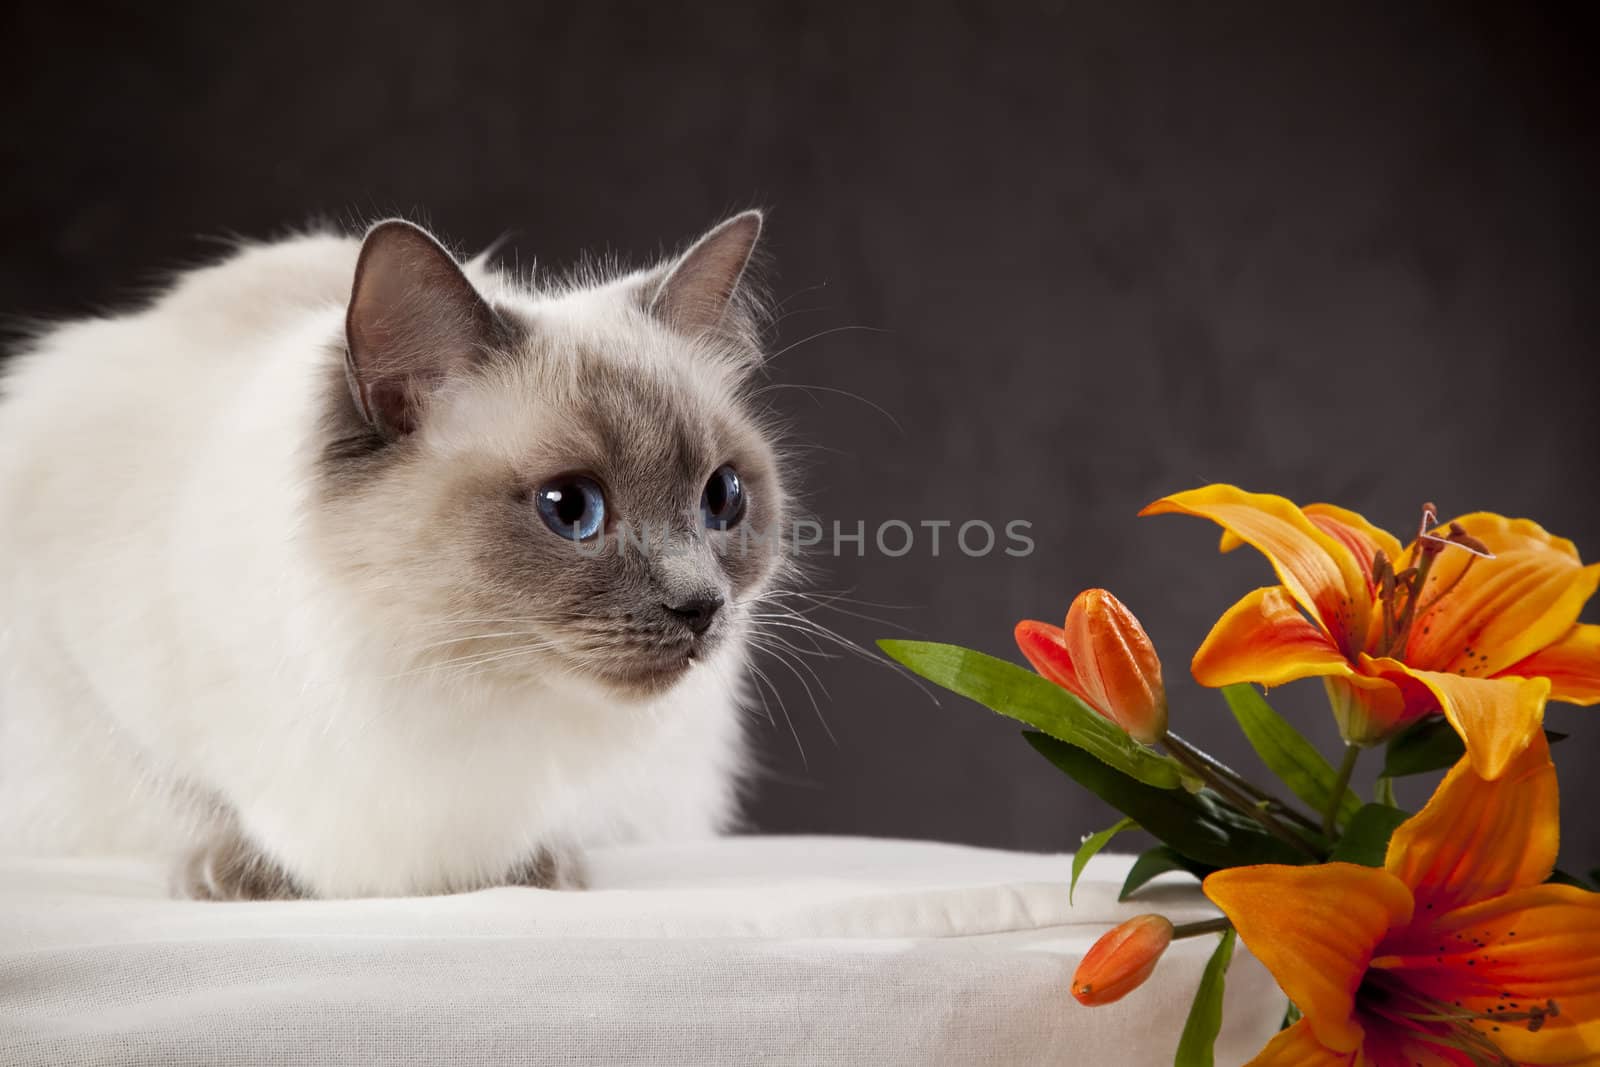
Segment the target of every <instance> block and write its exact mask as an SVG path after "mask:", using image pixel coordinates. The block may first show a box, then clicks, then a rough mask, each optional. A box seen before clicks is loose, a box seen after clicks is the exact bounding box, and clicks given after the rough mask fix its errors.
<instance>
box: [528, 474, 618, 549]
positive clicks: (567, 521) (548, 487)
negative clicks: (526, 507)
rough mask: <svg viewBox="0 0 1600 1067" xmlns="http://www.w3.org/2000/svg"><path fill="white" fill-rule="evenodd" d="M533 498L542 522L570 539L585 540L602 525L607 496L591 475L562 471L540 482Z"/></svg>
mask: <svg viewBox="0 0 1600 1067" xmlns="http://www.w3.org/2000/svg"><path fill="white" fill-rule="evenodd" d="M533 499H534V503H535V504H536V505H537V506H538V508H539V518H541V519H543V520H544V524H545V525H546V526H548V527H550V529H551V531H552V532H553V533H556V534H558V535H560V536H562V537H565V538H566V539H567V540H569V541H587V540H588V539H589V538H591V537H593V536H594V535H595V534H597V533H599V532H600V528H601V526H603V525H605V521H606V496H605V493H603V492H601V491H600V486H599V484H598V483H596V482H595V480H594V479H593V478H585V477H584V476H583V475H581V474H563V475H562V476H561V477H559V478H552V479H551V480H550V481H548V482H545V483H544V484H543V485H541V486H540V487H539V489H538V491H537V492H535V493H534V495H533Z"/></svg>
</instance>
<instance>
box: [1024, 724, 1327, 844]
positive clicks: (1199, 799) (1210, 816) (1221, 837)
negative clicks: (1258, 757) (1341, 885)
mask: <svg viewBox="0 0 1600 1067" xmlns="http://www.w3.org/2000/svg"><path fill="white" fill-rule="evenodd" d="M1022 736H1024V737H1026V738H1027V739H1028V744H1030V745H1032V746H1033V747H1034V748H1035V749H1037V750H1038V751H1039V754H1040V755H1042V756H1043V757H1044V758H1045V759H1047V760H1049V761H1050V762H1051V763H1053V764H1055V765H1056V767H1057V768H1058V769H1060V770H1061V771H1062V772H1064V773H1066V774H1067V775H1069V776H1071V778H1072V779H1073V780H1074V781H1076V782H1077V783H1079V784H1080V785H1082V786H1083V787H1084V788H1086V789H1088V790H1089V791H1090V792H1092V793H1094V794H1095V796H1097V797H1099V798H1100V799H1101V800H1104V801H1105V802H1106V803H1107V804H1110V805H1111V806H1112V807H1114V808H1116V809H1117V810H1118V811H1120V812H1122V813H1123V814H1124V815H1126V816H1128V817H1129V818H1131V819H1132V820H1133V821H1134V822H1137V823H1138V824H1139V827H1140V829H1142V830H1144V831H1145V832H1146V833H1148V834H1151V835H1152V836H1154V837H1155V838H1156V840H1158V841H1162V842H1164V843H1166V844H1168V845H1171V846H1172V848H1173V849H1174V850H1175V851H1177V852H1179V853H1180V854H1182V855H1183V856H1186V857H1188V858H1189V859H1191V860H1194V861H1196V862H1198V863H1204V864H1206V865H1208V866H1210V867H1237V866H1240V865H1242V864H1251V863H1293V864H1298V863H1308V862H1310V858H1309V857H1307V856H1306V855H1305V854H1304V853H1302V852H1300V851H1299V850H1297V849H1295V848H1294V847H1293V846H1291V845H1289V844H1288V843H1287V842H1284V841H1280V840H1278V839H1277V838H1276V837H1273V836H1272V835H1271V834H1269V833H1267V832H1266V831H1265V830H1263V829H1262V828H1261V824H1260V823H1258V822H1256V821H1255V820H1254V819H1251V818H1249V817H1248V816H1245V815H1241V814H1240V813H1238V812H1236V811H1234V810H1233V809H1232V808H1230V807H1228V806H1227V805H1226V804H1225V803H1223V801H1222V800H1221V799H1220V798H1219V797H1217V795H1216V794H1215V793H1213V792H1211V791H1210V790H1208V789H1202V790H1201V791H1200V792H1198V793H1191V792H1189V791H1188V790H1186V789H1156V788H1153V787H1151V786H1148V785H1145V784H1144V783H1143V782H1140V781H1137V780H1136V779H1134V778H1131V777H1129V776H1128V775H1126V774H1123V773H1122V772H1121V771H1118V770H1116V769H1115V768H1112V767H1108V766H1106V765H1105V764H1104V763H1101V762H1100V761H1099V760H1097V759H1095V758H1094V757H1093V756H1091V755H1089V754H1088V753H1087V752H1085V751H1083V750H1082V749H1080V748H1077V747H1075V746H1073V745H1069V744H1067V743H1065V742H1063V741H1059V740H1057V739H1056V738H1053V737H1050V736H1048V735H1046V734H1042V733H1038V732H1036V731H1033V730H1028V731H1025V732H1024V733H1023V735H1022Z"/></svg>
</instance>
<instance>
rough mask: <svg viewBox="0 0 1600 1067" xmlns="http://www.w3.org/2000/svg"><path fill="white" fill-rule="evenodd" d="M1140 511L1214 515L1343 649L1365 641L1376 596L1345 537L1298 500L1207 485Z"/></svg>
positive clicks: (1162, 513)
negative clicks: (1265, 563) (1327, 530)
mask: <svg viewBox="0 0 1600 1067" xmlns="http://www.w3.org/2000/svg"><path fill="white" fill-rule="evenodd" d="M1139 514H1140V515H1168V514H1181V515H1196V516H1199V517H1200V518H1204V519H1210V520H1211V521H1212V522H1215V523H1216V524H1217V525H1219V526H1221V527H1223V528H1224V529H1225V530H1227V531H1229V532H1230V533H1232V534H1233V535H1234V536H1236V537H1238V538H1240V539H1241V540H1243V541H1244V542H1245V543H1247V544H1249V545H1251V546H1252V547H1254V548H1255V549H1256V550H1257V551H1259V552H1260V553H1261V554H1262V555H1264V556H1266V557H1267V560H1268V561H1269V562H1270V563H1271V564H1272V568H1273V570H1274V571H1276V572H1277V575H1278V580H1279V581H1280V582H1282V583H1283V585H1284V587H1285V588H1286V589H1288V590H1289V594H1290V595H1291V596H1293V597H1294V599H1295V600H1297V601H1298V602H1299V603H1300V605H1301V606H1302V607H1304V608H1305V609H1306V612H1307V613H1308V614H1310V615H1311V617H1312V618H1314V619H1316V620H1318V621H1319V622H1320V623H1321V624H1322V627H1323V629H1324V630H1326V631H1327V632H1328V634H1329V636H1331V637H1332V638H1333V639H1334V642H1335V643H1336V644H1337V645H1338V646H1339V647H1340V648H1341V649H1343V650H1345V651H1347V652H1349V651H1353V650H1354V649H1355V648H1357V647H1359V646H1360V644H1361V642H1362V641H1363V640H1364V639H1365V637H1366V629H1367V625H1368V620H1369V619H1370V618H1371V614H1372V597H1371V595H1370V594H1369V592H1368V590H1367V577H1366V575H1365V574H1363V573H1362V570H1361V565H1360V564H1359V563H1358V562H1357V561H1356V558H1355V556H1354V554H1353V553H1351V551H1350V550H1349V549H1348V548H1347V547H1345V545H1344V543H1343V542H1342V541H1339V540H1338V539H1336V538H1333V537H1330V536H1329V535H1328V534H1326V533H1324V532H1323V531H1322V530H1320V529H1318V528H1317V525H1316V524H1315V523H1313V522H1312V521H1311V520H1310V519H1308V518H1307V517H1306V516H1305V513H1303V512H1302V511H1301V510H1300V509H1299V508H1297V507H1295V505H1294V503H1293V502H1291V501H1289V500H1286V499H1284V498H1283V497H1281V496H1273V495H1271V494H1268V493H1247V492H1245V491H1244V490H1242V489H1240V488H1238V487H1237V486H1232V485H1208V486H1206V487H1205V488H1203V489H1191V490H1189V491H1187V492H1183V493H1175V494H1174V495H1172V496H1167V497H1162V498H1161V499H1160V500H1157V501H1156V502H1154V503H1153V504H1150V505H1149V506H1148V507H1146V508H1145V509H1144V510H1143V511H1141V512H1139ZM1226 544H1227V542H1226V540H1225V541H1224V547H1225V546H1226Z"/></svg>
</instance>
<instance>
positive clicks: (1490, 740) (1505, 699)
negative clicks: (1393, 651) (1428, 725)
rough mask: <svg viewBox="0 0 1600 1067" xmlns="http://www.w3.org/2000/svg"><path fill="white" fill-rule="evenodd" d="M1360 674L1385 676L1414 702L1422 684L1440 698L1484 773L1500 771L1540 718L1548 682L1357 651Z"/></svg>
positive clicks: (1494, 775)
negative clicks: (1448, 670) (1469, 673)
mask: <svg viewBox="0 0 1600 1067" xmlns="http://www.w3.org/2000/svg"><path fill="white" fill-rule="evenodd" d="M1361 669H1362V673H1364V674H1372V675H1376V676H1378V677H1380V678H1386V679H1388V680H1390V681H1392V682H1395V683H1396V684H1397V685H1399V686H1400V688H1401V691H1402V692H1405V693H1407V698H1408V699H1407V702H1408V703H1415V702H1416V696H1415V695H1414V694H1415V692H1416V687H1417V686H1421V687H1423V688H1425V689H1426V690H1427V691H1428V692H1429V693H1431V694H1432V695H1433V698H1434V699H1435V700H1437V701H1438V702H1439V710H1441V711H1443V712H1444V716H1445V718H1447V719H1449V720H1450V725H1452V726H1454V727H1455V728H1456V733H1458V734H1460V735H1461V740H1462V741H1463V742H1465V743H1466V746H1467V755H1468V756H1469V757H1470V758H1471V760H1472V766H1473V769H1474V770H1475V771H1477V773H1478V775H1479V776H1480V777H1482V778H1487V779H1489V780H1491V781H1492V780H1494V779H1496V778H1498V777H1500V775H1501V773H1502V772H1503V771H1504V770H1505V769H1506V766H1507V764H1509V763H1510V762H1511V761H1512V759H1513V758H1515V757H1516V755H1517V754H1518V753H1520V752H1521V751H1522V750H1523V749H1524V748H1526V747H1527V745H1528V742H1529V741H1530V740H1531V739H1532V738H1533V736H1534V735H1535V734H1537V733H1539V726H1540V724H1541V723H1542V722H1543V721H1544V704H1545V700H1546V699H1547V698H1548V697H1549V695H1550V683H1549V681H1547V680H1546V679H1544V678H1466V677H1463V676H1461V675H1459V674H1445V673H1444V672H1442V671H1423V670H1416V669H1414V668H1412V667H1408V666H1406V665H1405V664H1403V663H1401V662H1399V661H1398V660H1393V659H1386V658H1385V659H1375V658H1373V657H1371V656H1368V655H1366V654H1365V653H1363V654H1362V656H1361Z"/></svg>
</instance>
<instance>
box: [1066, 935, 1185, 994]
mask: <svg viewBox="0 0 1600 1067" xmlns="http://www.w3.org/2000/svg"><path fill="white" fill-rule="evenodd" d="M1171 943H1172V923H1171V922H1170V921H1168V919H1167V918H1166V916H1164V915H1138V916H1135V917H1134V918H1132V919H1129V920H1128V921H1127V922H1125V923H1123V924H1122V925H1121V926H1118V927H1116V928H1114V929H1113V930H1111V931H1110V932H1109V933H1106V934H1105V935H1103V936H1102V937H1101V938H1100V940H1098V941H1096V942H1095V943H1094V944H1093V945H1092V946H1091V947H1090V949H1089V951H1088V952H1087V953H1085V954H1084V957H1083V962H1082V963H1080V964H1078V969H1077V971H1076V972H1075V973H1074V974H1073V976H1072V995H1073V996H1074V997H1075V998H1076V999H1077V1001H1078V1003H1079V1004H1084V1005H1087V1006H1088V1007H1091V1008H1097V1007H1099V1006H1100V1005H1102V1004H1110V1003H1112V1002H1113V1001H1118V1000H1121V999H1122V998H1123V997H1125V996H1127V995H1128V994H1129V993H1131V992H1133V991H1134V990H1135V989H1138V988H1139V987H1140V986H1141V985H1143V984H1144V982H1145V979H1147V978H1149V977H1150V974H1151V972H1152V971H1154V970H1155V969H1156V964H1157V963H1158V962H1159V961H1160V960H1161V954H1162V953H1164V952H1166V951H1167V946H1168V945H1170V944H1171Z"/></svg>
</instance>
